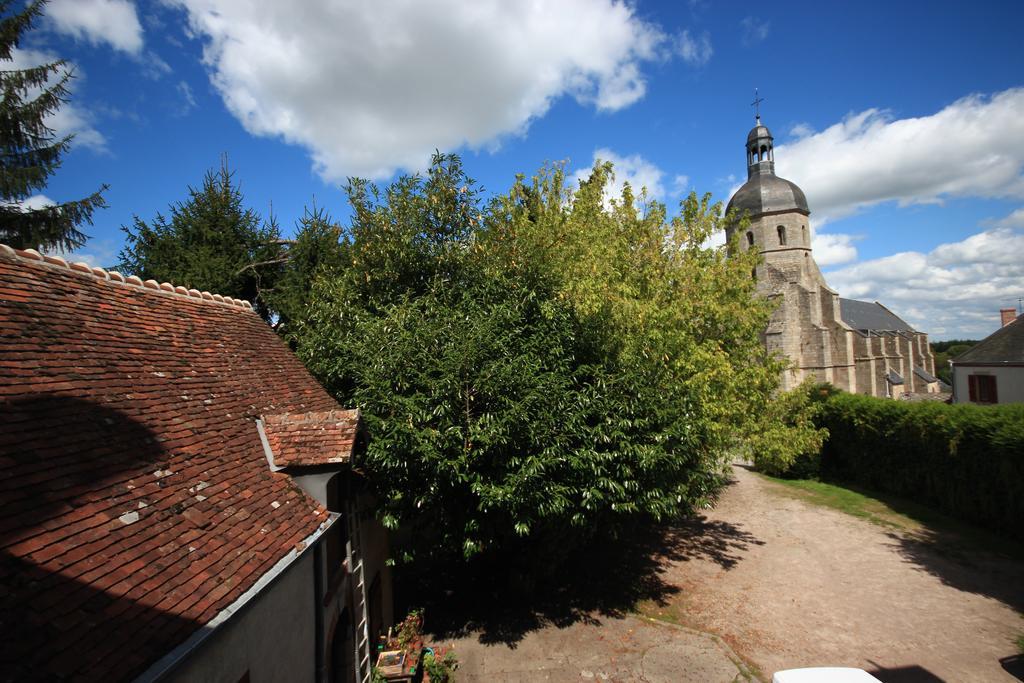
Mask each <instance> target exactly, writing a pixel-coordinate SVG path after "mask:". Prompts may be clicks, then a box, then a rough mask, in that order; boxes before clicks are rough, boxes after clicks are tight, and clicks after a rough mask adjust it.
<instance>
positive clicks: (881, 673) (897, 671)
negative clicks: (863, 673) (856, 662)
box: [867, 660, 945, 683]
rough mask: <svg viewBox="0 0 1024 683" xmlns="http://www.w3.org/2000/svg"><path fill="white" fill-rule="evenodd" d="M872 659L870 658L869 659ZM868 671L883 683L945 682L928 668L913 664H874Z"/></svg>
mask: <svg viewBox="0 0 1024 683" xmlns="http://www.w3.org/2000/svg"><path fill="white" fill-rule="evenodd" d="M869 661H870V660H869ZM867 672H868V673H869V674H871V675H872V676H874V677H875V678H877V679H878V680H880V681H882V683H945V681H944V680H943V679H941V678H939V677H938V676H936V675H935V674H933V673H932V672H931V671H929V670H928V669H925V668H924V667H921V666H917V665H916V664H912V665H910V666H895V667H883V666H878V665H877V664H875V665H874V668H871V669H868V670H867Z"/></svg>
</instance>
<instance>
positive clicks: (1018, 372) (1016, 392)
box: [953, 365, 1024, 403]
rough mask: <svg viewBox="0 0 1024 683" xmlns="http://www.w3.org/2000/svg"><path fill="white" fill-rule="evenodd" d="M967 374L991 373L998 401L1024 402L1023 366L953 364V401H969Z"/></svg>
mask: <svg viewBox="0 0 1024 683" xmlns="http://www.w3.org/2000/svg"><path fill="white" fill-rule="evenodd" d="M968 375H991V376H993V377H995V378H996V395H997V397H998V399H999V402H1000V403H1024V367H1020V366H1009V367H972V366H969V365H966V366H965V365H954V366H953V402H954V403H970V402H971V400H970V395H971V394H970V388H969V386H968V383H967V376H968Z"/></svg>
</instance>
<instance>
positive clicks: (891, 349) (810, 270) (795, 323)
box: [726, 116, 939, 398]
mask: <svg viewBox="0 0 1024 683" xmlns="http://www.w3.org/2000/svg"><path fill="white" fill-rule="evenodd" d="M746 154H747V182H746V183H744V184H743V186H742V187H741V188H740V189H739V190H737V191H736V194H735V195H733V197H732V199H731V200H729V205H728V207H727V210H726V215H727V216H729V217H730V221H729V222H728V223H727V227H726V236H727V237H728V238H729V239H730V240H731V239H732V238H733V235H734V234H735V233H736V232H737V231H740V230H742V231H743V234H741V235H740V236H739V245H740V248H741V249H744V250H746V249H757V250H758V251H759V252H760V253H761V255H762V257H763V262H762V263H761V264H760V265H758V266H757V269H756V270H755V272H754V277H755V278H756V279H757V292H758V294H760V295H761V296H765V297H768V298H770V299H777V300H778V307H777V308H776V309H775V312H774V313H773V315H772V318H771V321H770V322H769V324H768V328H767V329H766V330H765V332H764V343H765V345H766V346H767V348H768V350H769V351H775V352H777V353H778V354H779V355H782V356H785V357H786V358H789V359H790V361H791V365H790V368H789V369H788V370H786V371H785V372H784V373H783V378H782V386H783V388H784V389H792V388H793V387H795V386H796V385H798V384H799V383H800V382H802V381H803V380H804V379H806V378H808V377H811V378H814V379H815V380H817V381H823V382H831V383H832V384H834V385H835V386H836V387H838V388H840V389H843V390H845V391H849V392H851V393H858V394H870V395H873V396H881V397H891V398H900V397H902V396H903V395H904V394H913V393H935V392H937V391H939V383H938V379H937V378H936V377H935V359H934V357H933V356H932V352H931V348H930V347H929V345H928V335H926V334H924V333H923V332H918V331H917V330H915V329H914V328H913V327H911V326H910V325H909V324H907V323H906V322H905V321H904V320H902V319H901V318H900V317H899V316H897V315H896V314H895V313H893V312H892V311H890V310H889V309H888V308H886V307H885V306H883V305H882V304H880V303H878V302H874V303H871V302H867V301H856V300H853V299H843V298H840V296H839V294H838V293H837V292H836V291H835V290H834V289H832V288H830V287H829V286H828V284H827V283H826V282H825V278H824V277H823V276H822V274H821V271H820V270H819V269H818V264H817V263H815V261H814V255H813V254H812V253H811V231H810V227H809V225H808V217H809V216H810V214H811V211H810V209H809V208H808V205H807V198H806V197H805V196H804V193H803V191H802V190H801V189H800V188H799V187H797V186H796V185H795V184H794V183H792V182H790V181H788V180H786V179H784V178H780V177H778V176H777V175H775V151H774V146H773V141H772V134H771V133H770V132H769V131H768V128H767V127H765V126H763V125H762V124H761V117H760V116H758V117H757V123H756V125H755V126H754V128H753V129H752V130H751V131H750V133H749V134H748V135H747V143H746ZM744 216H745V217H747V218H749V219H750V223H749V225H747V226H746V228H745V229H744V228H742V227H741V220H742V218H743V217H744Z"/></svg>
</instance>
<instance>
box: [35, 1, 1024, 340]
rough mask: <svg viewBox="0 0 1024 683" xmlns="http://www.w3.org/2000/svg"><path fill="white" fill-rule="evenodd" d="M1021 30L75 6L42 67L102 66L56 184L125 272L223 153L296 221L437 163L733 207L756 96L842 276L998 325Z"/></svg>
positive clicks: (49, 38)
mask: <svg viewBox="0 0 1024 683" xmlns="http://www.w3.org/2000/svg"><path fill="white" fill-rule="evenodd" d="M1021 25H1024V4H1022V3H1013V2H1005V1H1002V2H975V3H971V4H964V3H959V2H958V3H953V2H948V3H947V2H901V3H892V2H877V3H875V2H858V3H815V4H811V3H807V2H789V3H787V2H775V3H741V2H711V1H710V0H691V1H689V2H686V1H678V2H665V3H656V2H635V3H628V4H623V3H620V2H615V1H614V0H560V1H559V2H545V3H535V4H530V3H525V2H497V1H496V0H495V1H493V2H492V1H489V0H477V1H476V2H473V3H471V4H470V3H466V2H464V1H463V0H436V1H431V2H426V1H425V0H407V1H402V2H398V1H397V0H396V1H394V2H373V1H363V2H355V1H343V0H301V1H300V2H296V3H268V2H260V1H258V0H168V1H167V2H143V1H140V2H131V0H51V3H50V5H49V7H48V16H47V17H46V18H45V19H44V21H42V22H40V25H39V27H38V29H37V30H35V31H33V32H32V33H31V34H30V35H29V36H28V38H27V40H26V41H25V42H24V43H23V45H22V52H21V53H20V54H19V55H18V56H17V58H16V59H17V61H18V62H19V63H27V62H30V61H32V60H36V61H38V60H40V59H43V58H47V57H49V56H54V55H56V56H60V57H64V58H66V59H68V60H70V61H71V62H73V63H74V64H75V67H76V69H77V74H78V78H77V80H76V81H75V82H74V85H73V93H74V94H73V99H72V102H71V104H70V105H69V106H68V107H65V108H64V110H62V112H61V113H60V115H59V117H58V119H56V120H55V121H54V125H55V126H56V127H57V128H59V129H60V130H61V131H72V132H76V133H77V138H76V143H75V146H74V148H73V150H72V152H71V153H70V154H68V155H67V157H66V159H65V163H64V166H63V167H62V168H61V169H60V170H59V171H58V173H57V175H55V176H54V177H53V179H52V180H51V182H50V184H49V186H48V187H47V189H46V192H45V196H46V197H47V198H50V199H53V200H67V199H74V198H78V197H81V196H83V195H84V194H86V193H88V192H91V191H92V190H94V189H96V187H98V186H99V185H100V184H101V183H108V184H109V185H110V190H109V191H108V192H107V194H106V197H107V200H108V203H109V204H110V207H109V208H108V209H106V210H104V211H101V212H99V213H98V214H97V216H96V222H95V225H94V226H93V227H92V228H89V229H87V233H88V234H90V235H91V237H92V239H91V241H90V242H89V243H88V244H87V245H86V247H85V248H84V249H82V250H81V253H80V256H81V257H82V258H84V259H85V260H88V261H91V262H94V263H98V264H101V265H111V264H113V263H114V262H115V261H116V254H117V251H118V249H119V248H120V246H121V243H122V233H121V231H120V226H122V225H128V224H130V223H131V221H132V217H133V216H134V215H138V216H140V217H142V218H143V219H146V220H150V219H152V218H153V216H154V215H155V214H156V213H157V212H158V211H161V212H166V210H167V206H168V204H170V203H172V202H175V201H179V200H181V199H183V198H184V197H185V196H186V188H187V186H188V185H198V184H199V183H200V182H201V180H202V177H203V174H204V172H205V171H206V170H207V169H210V168H213V167H216V166H217V165H218V164H219V160H220V157H221V155H222V154H226V155H227V157H228V159H229V163H230V166H231V167H232V168H233V169H234V170H235V172H236V178H237V180H239V181H240V182H241V185H242V189H243V192H244V193H245V196H246V200H247V202H248V203H249V204H250V205H251V206H253V207H254V208H256V209H257V210H258V211H260V212H261V213H263V214H264V215H266V214H267V213H268V210H269V208H270V206H271V205H273V210H274V212H275V213H276V214H277V217H278V220H279V223H280V224H281V225H282V227H283V228H284V229H285V230H286V231H288V230H291V228H292V226H293V225H294V223H295V220H296V219H297V218H298V217H299V216H300V215H301V214H302V212H303V209H304V207H305V206H307V205H309V204H311V203H312V202H313V201H314V199H315V201H316V202H317V203H318V204H319V205H321V206H324V207H325V208H327V209H328V210H330V211H331V212H332V213H333V214H334V215H335V216H336V217H338V218H339V219H342V220H344V219H345V217H346V216H347V212H346V207H345V198H344V194H343V192H342V191H341V189H340V188H341V186H342V184H343V183H344V179H345V178H346V177H348V176H350V175H358V176H364V177H371V178H374V179H375V180H377V181H380V182H382V183H384V182H387V181H388V180H389V179H391V178H392V177H393V175H394V174H395V173H400V172H408V171H417V170H420V169H422V168H423V167H424V166H425V165H426V163H427V161H428V159H429V154H430V151H432V150H433V149H435V148H437V149H441V150H442V151H457V152H460V153H462V154H463V156H464V159H465V163H466V166H467V168H468V171H469V172H470V174H471V175H472V176H473V177H475V178H476V179H477V180H478V181H480V183H481V184H482V185H483V186H484V187H485V188H486V189H487V190H490V191H494V192H501V191H503V190H504V189H506V188H507V187H508V186H509V185H510V183H511V182H512V179H513V177H514V176H515V174H516V173H526V174H531V173H533V172H535V171H536V170H537V169H538V168H539V167H540V166H541V165H542V164H544V163H545V162H546V161H565V162H566V163H567V166H568V169H569V171H570V172H573V173H575V172H576V171H577V170H580V171H581V172H582V171H585V169H587V168H589V167H590V166H591V165H592V164H593V161H594V159H595V156H600V157H602V158H606V159H609V160H611V161H613V162H616V165H617V168H618V178H619V180H620V181H621V180H629V181H631V182H633V183H634V184H643V185H646V186H648V188H649V189H650V190H651V191H652V193H654V194H655V195H656V196H658V198H660V199H661V200H663V201H665V202H667V203H669V204H670V205H674V204H676V203H677V202H678V200H679V198H680V196H681V194H682V193H684V192H688V191H689V190H691V189H695V190H697V191H698V192H712V193H713V194H714V195H715V197H716V198H717V199H721V200H723V201H725V200H727V199H728V197H729V194H730V192H731V191H733V190H734V189H735V188H736V187H737V186H738V184H739V183H741V182H742V181H743V180H744V179H745V175H746V169H745V161H744V152H743V144H744V140H745V137H746V133H747V131H748V129H749V128H750V127H751V125H752V124H753V112H752V108H751V107H750V104H749V103H750V101H751V100H752V99H753V91H754V88H755V87H757V88H759V89H760V93H761V95H762V96H763V97H764V98H765V101H764V103H763V104H762V108H761V112H762V116H763V120H764V122H765V123H766V124H767V125H768V126H769V127H770V128H771V130H772V132H773V134H774V135H775V140H776V162H777V170H778V172H779V174H780V175H782V176H784V177H787V178H789V179H790V180H793V181H794V182H796V183H797V184H799V185H800V186H801V187H802V188H803V189H804V190H805V192H806V194H807V196H808V201H809V203H810V206H811V210H812V226H813V227H814V229H815V231H816V236H815V243H814V246H815V257H816V258H817V259H818V261H819V263H820V264H821V265H822V268H823V270H824V271H825V273H826V278H827V279H828V281H829V282H830V284H831V285H832V286H833V287H834V288H836V289H837V290H839V292H840V294H841V295H843V296H851V297H855V298H861V299H867V300H879V301H882V302H883V303H885V304H886V305H888V306H889V307H890V308H892V309H893V310H895V311H896V312H897V313H899V314H900V315H902V316H903V317H905V318H906V319H907V320H908V321H910V322H911V323H912V324H914V325H915V326H917V327H918V328H919V329H921V330H923V331H926V332H928V333H930V335H931V336H932V338H933V339H943V338H951V337H975V338H978V337H981V336H984V335H987V334H988V333H990V332H992V331H994V330H995V328H996V327H997V325H998V320H999V315H998V309H999V308H1000V307H1009V306H1015V305H1016V304H1017V300H1018V298H1019V297H1024V258H1022V254H1024V176H1022V170H1024V57H1022V56H1021V55H1022V53H1021V51H1020V49H1019V33H1020V30H1019V27H1020V26H1021ZM37 201H45V200H44V199H43V198H39V199H38V200H37Z"/></svg>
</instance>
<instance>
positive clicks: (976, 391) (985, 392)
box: [967, 375, 999, 403]
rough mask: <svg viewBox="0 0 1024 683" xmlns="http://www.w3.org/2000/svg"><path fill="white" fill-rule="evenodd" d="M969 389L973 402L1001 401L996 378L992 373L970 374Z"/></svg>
mask: <svg viewBox="0 0 1024 683" xmlns="http://www.w3.org/2000/svg"><path fill="white" fill-rule="evenodd" d="M967 389H968V393H969V394H970V399H971V402H972V403H999V396H998V394H997V393H996V378H995V377H993V376H992V375H968V376H967Z"/></svg>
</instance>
